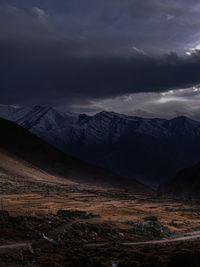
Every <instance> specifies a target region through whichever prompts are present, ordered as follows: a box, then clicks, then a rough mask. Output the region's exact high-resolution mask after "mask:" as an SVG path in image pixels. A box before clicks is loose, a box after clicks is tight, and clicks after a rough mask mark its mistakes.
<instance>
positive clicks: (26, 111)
mask: <svg viewBox="0 0 200 267" xmlns="http://www.w3.org/2000/svg"><path fill="white" fill-rule="evenodd" d="M8 110H9V112H8ZM0 116H1V117H5V118H7V119H9V120H12V121H15V122H17V123H18V124H20V125H22V126H23V127H25V128H26V129H28V130H29V131H31V132H32V133H34V134H36V135H38V136H39V137H41V138H42V139H44V140H46V141H47V142H49V143H50V144H52V145H54V146H55V147H57V148H58V149H60V150H62V151H63V152H65V153H68V154H71V155H73V156H75V157H79V158H80V159H82V160H84V161H87V162H90V163H92V164H95V165H99V166H102V167H106V168H108V169H111V170H113V171H115V172H117V173H118V174H120V175H122V176H125V177H127V178H130V179H136V180H139V181H141V182H143V183H146V184H148V185H151V186H157V185H158V184H160V183H162V182H163V181H164V180H166V179H169V178H170V177H173V176H174V175H175V173H177V172H178V171H179V170H181V169H182V168H184V167H189V166H190V165H193V164H195V163H196V162H198V161H199V159H200V122H198V121H195V120H192V119H190V118H187V117H184V116H179V117H176V118H173V119H170V120H168V119H159V118H153V119H145V118H140V117H136V116H128V115H123V114H118V113H115V112H107V111H102V112H99V113H97V114H95V115H93V116H89V115H85V114H76V113H71V112H66V111H64V110H63V109H61V110H59V108H52V107H46V106H35V107H32V108H30V107H28V108H24V107H10V108H9V107H8V106H2V105H1V106H0Z"/></svg>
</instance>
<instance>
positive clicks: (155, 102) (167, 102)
mask: <svg viewBox="0 0 200 267" xmlns="http://www.w3.org/2000/svg"><path fill="white" fill-rule="evenodd" d="M199 103H200V87H199V86H198V87H192V88H187V89H179V90H170V91H166V92H162V93H137V94H129V95H124V96H121V97H120V96H118V97H115V98H113V99H102V100H94V101H91V102H90V104H89V105H88V104H87V105H76V104H74V105H72V106H71V110H72V111H73V112H86V113H87V114H89V115H93V114H95V113H97V112H100V111H102V110H105V111H112V112H113V111H114V112H117V113H122V114H127V115H131V116H139V117H144V118H156V117H159V118H174V117H177V116H187V117H190V118H193V119H195V120H200V106H199Z"/></svg>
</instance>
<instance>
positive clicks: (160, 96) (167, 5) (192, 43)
mask: <svg viewBox="0 0 200 267" xmlns="http://www.w3.org/2000/svg"><path fill="white" fill-rule="evenodd" d="M199 14H200V3H199V1H198V0H176V1H175V0H148V1H147V0H123V1H122V0H84V1H83V0H67V1H66V0H57V1H56V0H42V1H41V0H29V1H27V0H0V59H1V60H0V73H1V74H0V99H1V103H2V104H21V105H34V104H44V105H54V106H55V105H58V106H66V108H68V109H71V110H74V111H77V112H79V111H81V112H91V113H92V112H97V111H99V110H101V109H107V110H114V111H117V112H124V113H129V114H134V115H135V114H136V115H141V116H159V115H160V116H162V117H168V116H175V115H179V114H184V115H189V116H193V117H195V118H200V115H199V114H200V111H199V108H198V97H199V95H200V92H199V87H198V85H199V84H200V16H199Z"/></svg>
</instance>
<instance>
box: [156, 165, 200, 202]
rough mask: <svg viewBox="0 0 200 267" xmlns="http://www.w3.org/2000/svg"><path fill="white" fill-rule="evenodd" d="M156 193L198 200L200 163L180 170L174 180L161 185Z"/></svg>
mask: <svg viewBox="0 0 200 267" xmlns="http://www.w3.org/2000/svg"><path fill="white" fill-rule="evenodd" d="M158 191H159V192H160V193H162V194H166V195H170V196H173V197H174V196H175V197H194V198H200V163H197V164H195V165H194V166H191V167H189V168H186V169H183V170H181V171H180V172H178V173H177V175H176V176H175V177H174V178H172V179H169V180H167V181H166V182H164V183H162V184H161V185H160V186H159V188H158Z"/></svg>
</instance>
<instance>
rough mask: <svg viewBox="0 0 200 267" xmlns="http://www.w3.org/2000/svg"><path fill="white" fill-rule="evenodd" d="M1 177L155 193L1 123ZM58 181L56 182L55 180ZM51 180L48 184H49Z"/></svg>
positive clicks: (7, 123) (26, 132)
mask: <svg viewBox="0 0 200 267" xmlns="http://www.w3.org/2000/svg"><path fill="white" fill-rule="evenodd" d="M0 129H1V131H0V158H1V161H0V169H1V176H2V177H5V174H6V175H7V177H8V176H9V177H14V176H17V177H23V178H28V177H29V178H30V177H31V178H34V179H35V178H37V179H40V180H41V179H43V180H45V177H46V179H47V176H48V179H50V180H51V179H54V180H55V179H58V178H61V177H62V178H66V179H68V181H73V182H78V183H85V184H90V185H98V186H108V187H121V188H129V189H130V190H133V191H141V192H144V191H145V192H146V191H151V190H150V189H149V188H148V187H146V186H143V185H142V184H140V183H139V182H136V181H129V180H127V179H125V178H123V177H121V176H119V175H117V174H115V173H113V172H111V171H109V170H106V169H104V168H101V167H97V166H94V165H91V164H88V163H85V162H83V161H81V160H79V159H76V158H74V157H71V156H68V155H66V154H64V153H63V152H60V151H59V150H57V149H56V148H54V147H52V146H51V145H50V144H48V143H47V142H45V141H43V140H42V139H40V138H39V137H37V136H35V135H34V134H32V133H30V132H29V131H28V130H26V129H24V128H22V127H21V126H19V125H17V124H15V123H13V122H10V121H7V120H4V119H0ZM41 173H42V175H41ZM55 177H56V178H55ZM48 179H47V180H48Z"/></svg>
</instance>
